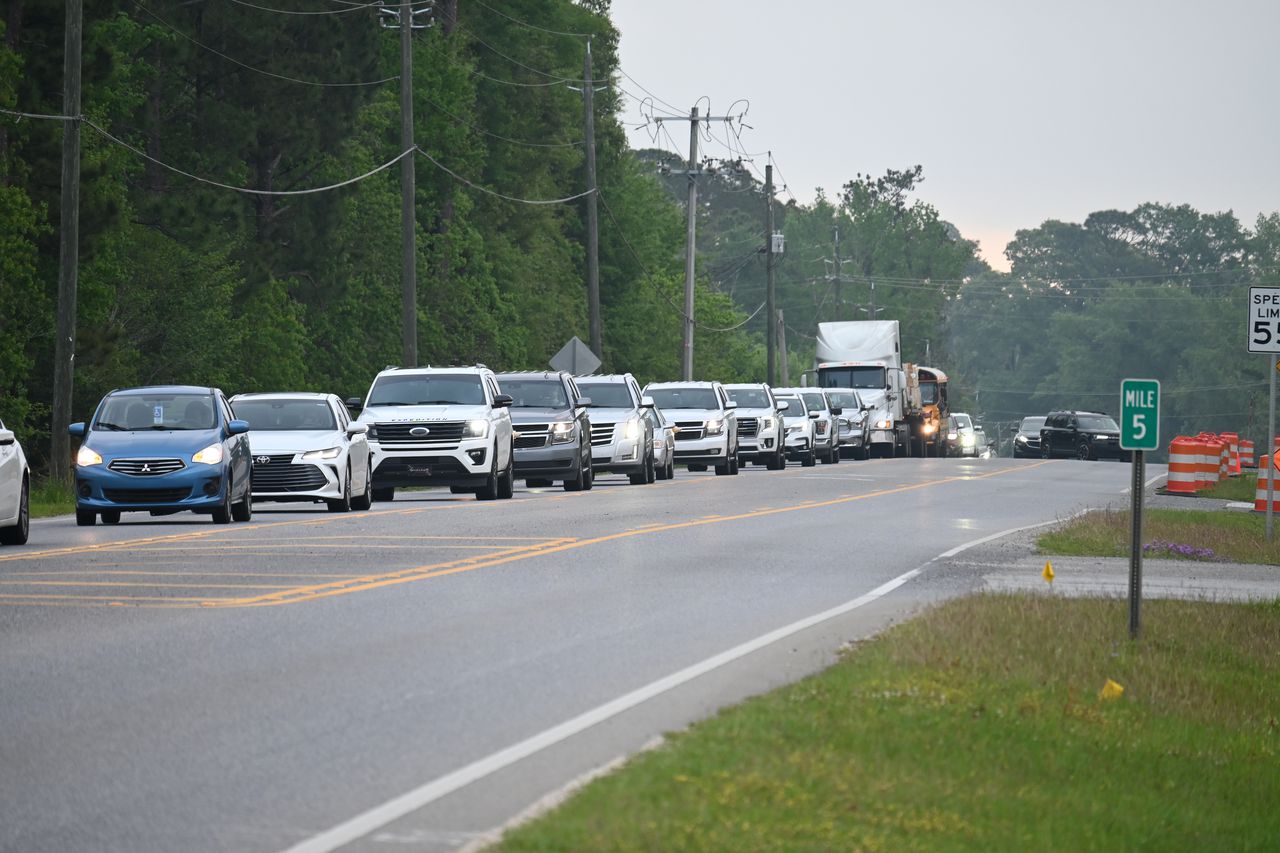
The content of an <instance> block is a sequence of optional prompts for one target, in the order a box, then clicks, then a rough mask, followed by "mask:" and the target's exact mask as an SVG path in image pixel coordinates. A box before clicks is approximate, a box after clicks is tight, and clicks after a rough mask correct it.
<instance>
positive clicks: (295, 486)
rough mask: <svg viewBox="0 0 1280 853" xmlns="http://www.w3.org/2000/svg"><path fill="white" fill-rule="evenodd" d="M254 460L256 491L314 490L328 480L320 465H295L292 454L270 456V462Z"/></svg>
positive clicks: (325, 483)
mask: <svg viewBox="0 0 1280 853" xmlns="http://www.w3.org/2000/svg"><path fill="white" fill-rule="evenodd" d="M263 458H265V457H262V456H255V457H254V461H253V490H254V491H255V492H259V493H261V492H314V491H315V490H316V489H323V488H324V487H325V486H326V485H327V484H328V482H329V481H328V480H326V479H325V476H324V472H323V471H321V470H320V466H318V465H294V464H292V463H293V456H292V454H281V455H279V456H272V457H270V460H271V461H270V462H267V463H265V464H264V463H262V462H260V461H259V460H261V459H263Z"/></svg>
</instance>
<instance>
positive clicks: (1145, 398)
mask: <svg viewBox="0 0 1280 853" xmlns="http://www.w3.org/2000/svg"><path fill="white" fill-rule="evenodd" d="M1159 448H1160V380H1158V379H1125V380H1123V381H1122V382H1121V383H1120V449H1121V450H1158V449H1159Z"/></svg>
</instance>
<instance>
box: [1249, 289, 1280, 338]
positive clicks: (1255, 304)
mask: <svg viewBox="0 0 1280 853" xmlns="http://www.w3.org/2000/svg"><path fill="white" fill-rule="evenodd" d="M1249 352H1280V287H1251V288H1249Z"/></svg>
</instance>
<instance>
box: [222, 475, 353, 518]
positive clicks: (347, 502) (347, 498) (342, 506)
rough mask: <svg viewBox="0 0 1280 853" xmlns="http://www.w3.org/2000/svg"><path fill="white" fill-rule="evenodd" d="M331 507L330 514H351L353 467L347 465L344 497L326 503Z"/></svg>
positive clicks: (343, 487) (343, 489) (343, 485)
mask: <svg viewBox="0 0 1280 853" xmlns="http://www.w3.org/2000/svg"><path fill="white" fill-rule="evenodd" d="M325 503H326V504H328V505H329V512H351V465H350V464H349V463H348V465H347V479H346V481H345V482H343V484H342V497H340V498H334V499H333V500H328V501H325ZM236 521H248V519H239V518H237V519H236Z"/></svg>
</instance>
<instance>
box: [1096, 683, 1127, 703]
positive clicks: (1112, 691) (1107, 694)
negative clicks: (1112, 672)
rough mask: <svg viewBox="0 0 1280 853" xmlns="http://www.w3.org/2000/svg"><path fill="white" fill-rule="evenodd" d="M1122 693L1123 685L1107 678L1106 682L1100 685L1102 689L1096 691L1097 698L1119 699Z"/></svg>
mask: <svg viewBox="0 0 1280 853" xmlns="http://www.w3.org/2000/svg"><path fill="white" fill-rule="evenodd" d="M1123 693H1124V685H1123V684H1117V683H1116V682H1114V681H1112V680H1111V679H1110V678H1108V679H1107V683H1106V684H1104V685H1102V689H1101V690H1099V691H1098V698H1099V699H1119V698H1120V696H1121V695H1122V694H1123Z"/></svg>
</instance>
